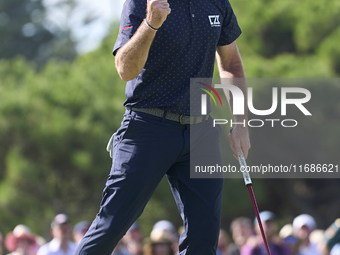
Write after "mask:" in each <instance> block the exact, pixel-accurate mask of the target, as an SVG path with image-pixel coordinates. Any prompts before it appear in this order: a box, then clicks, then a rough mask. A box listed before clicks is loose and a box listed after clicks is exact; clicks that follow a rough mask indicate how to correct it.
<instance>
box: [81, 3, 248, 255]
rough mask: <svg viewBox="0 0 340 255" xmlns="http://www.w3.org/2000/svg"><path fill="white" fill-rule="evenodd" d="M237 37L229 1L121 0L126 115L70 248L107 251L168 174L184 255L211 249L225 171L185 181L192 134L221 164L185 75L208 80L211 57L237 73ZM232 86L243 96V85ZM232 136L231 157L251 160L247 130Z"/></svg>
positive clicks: (120, 65)
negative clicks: (94, 205) (193, 111)
mask: <svg viewBox="0 0 340 255" xmlns="http://www.w3.org/2000/svg"><path fill="white" fill-rule="evenodd" d="M240 34H241V31H240V28H239V26H238V24H237V20H236V17H235V15H234V13H233V10H232V8H231V6H230V4H229V1H228V0H126V1H125V4H124V7H123V11H122V15H121V23H120V31H119V35H118V38H117V40H116V43H115V46H114V49H113V55H115V64H116V69H117V70H118V73H119V75H120V77H121V78H122V79H123V80H124V81H127V83H126V91H125V94H126V97H127V99H126V101H125V103H124V106H125V107H126V112H125V114H124V118H123V121H122V123H121V127H120V128H119V129H118V130H117V132H116V133H115V135H114V137H113V144H112V152H111V154H112V158H113V161H112V168H111V172H110V174H109V177H108V180H107V182H106V187H105V189H104V191H103V197H102V202H101V205H100V210H99V212H98V214H97V216H96V218H95V220H94V221H93V223H92V225H91V227H90V229H89V231H88V232H87V234H86V235H85V237H84V238H83V239H82V241H81V242H80V244H79V245H78V247H77V250H76V252H75V254H76V255H78V254H81V255H109V254H111V252H112V250H113V249H114V247H115V245H116V244H117V242H118V241H119V240H120V239H121V238H122V237H123V235H124V234H125V232H126V231H127V230H128V228H129V227H130V226H131V225H132V223H133V222H134V221H135V220H136V219H137V218H138V217H139V216H140V215H141V214H142V211H143V209H144V207H145V205H146V204H147V202H148V200H149V199H150V197H151V195H152V194H153V192H154V190H155V189H156V187H157V185H158V183H159V182H160V180H161V179H162V178H163V176H164V175H167V178H168V181H169V184H170V188H171V190H172V193H173V195H174V198H175V200H176V203H177V206H178V209H179V212H180V215H181V217H182V219H183V225H184V228H185V231H184V233H183V234H182V235H181V237H180V241H179V252H180V254H182V255H183V254H186V255H213V254H216V246H217V241H218V235H219V230H220V209H221V196H222V187H223V178H214V179H201V178H195V179H194V178H190V169H189V168H190V143H191V142H192V141H194V142H197V145H198V146H197V147H200V146H199V145H200V144H199V143H202V144H205V143H207V144H209V146H210V148H209V150H207V151H206V152H207V153H206V154H204V153H202V160H203V159H204V157H205V158H206V160H207V161H209V162H211V163H213V164H215V165H216V164H221V165H222V159H221V152H220V148H219V143H218V140H219V136H220V133H221V129H220V128H214V127H213V120H212V118H211V117H210V116H209V115H206V116H193V115H192V116H190V93H189V89H190V78H211V77H212V75H213V70H214V61H215V54H216V56H217V62H218V66H219V71H220V76H221V77H222V78H243V77H244V71H243V67H242V62H241V58H240V56H239V52H238V49H237V46H236V43H235V40H236V38H237V37H238V36H239V35H240ZM237 86H239V88H240V89H241V90H242V91H243V92H244V94H245V93H246V85H245V84H244V83H240V84H239V85H237ZM234 118H235V120H236V121H237V122H242V121H243V120H245V119H246V116H241V115H238V116H234ZM192 126H195V128H196V130H198V131H201V132H202V133H201V134H200V136H199V137H200V139H197V141H196V140H193V139H192V138H191V140H192V141H190V130H191V127H192ZM230 140H231V147H232V149H233V151H234V154H235V156H238V155H241V153H242V151H243V153H244V155H245V157H247V155H248V149H249V148H250V142H249V138H248V131H247V128H246V127H244V126H242V125H236V126H235V128H234V130H233V132H232V134H231V135H230ZM204 160H205V159H204Z"/></svg>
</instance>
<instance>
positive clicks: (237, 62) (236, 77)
mask: <svg viewBox="0 0 340 255" xmlns="http://www.w3.org/2000/svg"><path fill="white" fill-rule="evenodd" d="M216 60H217V64H218V70H219V73H220V77H221V78H228V79H230V80H229V81H231V82H232V84H233V85H236V86H237V87H239V88H240V89H241V90H242V92H243V94H244V95H245V98H247V85H246V82H245V74H244V69H243V65H242V60H241V56H240V53H239V51H238V48H237V45H236V42H233V43H231V44H228V45H223V46H218V47H217V51H216ZM224 93H225V94H226V96H227V99H228V102H229V106H230V108H231V110H232V105H233V103H232V102H233V98H232V94H231V93H230V91H229V90H227V89H225V90H224ZM246 102H247V100H245V104H246ZM244 109H248V108H247V107H246V105H245V108H244ZM234 120H235V122H238V123H243V122H245V125H242V124H236V125H235V128H234V129H233V132H232V133H231V134H230V135H229V139H230V147H231V149H232V150H233V152H234V157H236V158H238V156H241V154H242V152H243V154H244V157H245V158H247V156H248V150H249V149H250V140H249V134H248V127H247V111H246V110H245V114H244V115H234Z"/></svg>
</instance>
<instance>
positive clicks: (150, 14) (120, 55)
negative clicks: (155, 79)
mask: <svg viewBox="0 0 340 255" xmlns="http://www.w3.org/2000/svg"><path fill="white" fill-rule="evenodd" d="M170 11H171V9H170V7H169V4H168V1H167V0H147V11H146V18H145V20H146V22H147V23H148V24H149V25H148V24H147V23H146V22H145V21H143V22H142V23H141V25H140V26H139V28H138V29H137V31H136V33H135V34H134V35H133V36H132V37H131V39H130V40H129V41H128V42H127V43H126V44H124V46H122V47H121V48H120V49H119V50H118V51H117V53H116V58H115V64H116V69H117V71H118V74H119V76H120V77H121V78H122V80H124V81H129V80H132V79H134V78H136V77H137V75H138V74H139V73H140V72H141V71H142V69H143V67H144V65H145V63H146V60H147V58H148V54H149V50H150V47H151V43H152V41H153V39H154V37H155V34H156V30H154V29H152V28H151V27H153V28H156V29H158V28H159V27H161V26H162V24H163V22H164V21H165V20H166V18H167V16H168V15H169V13H170ZM149 26H151V27H149Z"/></svg>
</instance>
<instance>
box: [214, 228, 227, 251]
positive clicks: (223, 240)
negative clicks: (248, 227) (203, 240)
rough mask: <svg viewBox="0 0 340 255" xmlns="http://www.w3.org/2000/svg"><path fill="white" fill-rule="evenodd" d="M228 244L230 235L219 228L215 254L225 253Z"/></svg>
mask: <svg viewBox="0 0 340 255" xmlns="http://www.w3.org/2000/svg"><path fill="white" fill-rule="evenodd" d="M229 244H230V237H229V235H228V233H227V232H226V231H225V230H223V229H220V235H219V237H218V244H217V251H216V255H227V254H228V246H229Z"/></svg>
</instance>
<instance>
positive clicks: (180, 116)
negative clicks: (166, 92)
mask: <svg viewBox="0 0 340 255" xmlns="http://www.w3.org/2000/svg"><path fill="white" fill-rule="evenodd" d="M183 116H184V114H181V115H179V123H180V124H181V125H185V124H184V123H183V122H182V117H183Z"/></svg>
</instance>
